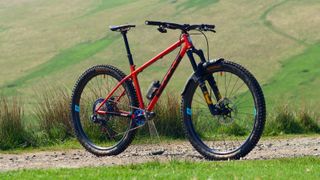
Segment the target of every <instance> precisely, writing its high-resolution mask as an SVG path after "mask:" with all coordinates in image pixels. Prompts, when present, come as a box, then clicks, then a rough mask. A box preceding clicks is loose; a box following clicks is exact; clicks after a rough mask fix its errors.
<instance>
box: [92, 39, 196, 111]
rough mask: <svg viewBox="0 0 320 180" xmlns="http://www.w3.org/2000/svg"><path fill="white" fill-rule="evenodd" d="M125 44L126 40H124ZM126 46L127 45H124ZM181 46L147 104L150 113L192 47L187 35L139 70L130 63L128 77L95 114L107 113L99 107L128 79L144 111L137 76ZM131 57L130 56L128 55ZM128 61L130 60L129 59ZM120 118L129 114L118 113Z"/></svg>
mask: <svg viewBox="0 0 320 180" xmlns="http://www.w3.org/2000/svg"><path fill="white" fill-rule="evenodd" d="M125 42H126V39H125ZM126 43H127V42H126ZM126 45H127V44H126ZM181 45H183V47H182V48H181V50H180V52H179V55H178V56H177V57H176V59H175V60H174V61H173V63H172V64H171V66H170V68H169V70H168V72H167V73H166V74H165V76H164V78H163V80H162V82H161V85H160V87H159V89H158V90H157V91H156V94H155V96H154V97H153V98H152V100H151V101H150V102H149V104H148V107H147V108H146V111H152V110H153V108H154V106H155V105H156V103H157V102H158V99H159V97H160V96H161V94H162V92H163V90H164V89H165V87H166V86H167V84H168V82H169V81H170V79H171V77H172V75H173V73H174V71H175V70H176V68H177V67H178V65H179V63H180V61H181V59H182V58H183V57H184V55H185V54H186V52H187V50H188V49H190V48H191V47H192V46H193V45H192V41H191V39H190V36H189V34H186V33H184V34H182V38H181V39H180V40H179V41H177V42H176V43H174V44H172V45H171V46H170V47H168V48H167V49H165V50H164V51H162V52H161V53H159V54H158V55H156V56H155V57H154V58H152V59H150V60H149V61H147V62H146V63H145V64H143V65H142V66H141V67H139V68H137V69H136V68H135V65H134V64H133V63H132V64H131V65H130V71H131V73H130V74H129V75H127V76H126V77H125V78H123V79H122V80H121V81H120V82H119V83H118V84H117V85H116V87H115V88H114V89H113V90H112V91H111V92H110V93H109V94H108V95H107V97H106V98H105V99H104V101H103V102H102V103H101V104H100V105H99V107H98V108H97V109H96V113H98V114H108V112H106V111H103V110H100V109H101V107H102V106H103V105H104V104H105V103H106V102H107V101H108V99H109V98H110V97H111V96H112V95H113V94H114V92H115V91H116V90H117V89H118V88H119V87H120V86H121V84H122V83H124V82H125V81H127V80H128V79H131V80H132V81H133V84H134V87H135V90H136V93H137V97H138V101H139V108H140V109H145V106H144V101H143V98H142V94H141V89H140V84H139V81H138V74H139V73H140V72H142V71H143V70H144V69H146V68H147V67H149V66H150V65H152V64H153V63H155V62H156V61H158V60H159V59H161V58H162V57H164V56H166V55H167V54H169V53H171V52H172V51H173V50H175V49H176V48H178V47H180V46H181ZM127 51H128V52H129V54H130V50H128V49H127ZM130 55H131V54H130ZM129 61H130V59H129ZM124 94H125V90H124V91H123V92H122V93H121V95H120V96H119V97H118V98H117V99H116V101H119V100H120V98H121V97H122V96H123V95H124ZM112 114H113V113H112ZM120 115H121V116H128V115H130V113H129V112H121V113H120Z"/></svg>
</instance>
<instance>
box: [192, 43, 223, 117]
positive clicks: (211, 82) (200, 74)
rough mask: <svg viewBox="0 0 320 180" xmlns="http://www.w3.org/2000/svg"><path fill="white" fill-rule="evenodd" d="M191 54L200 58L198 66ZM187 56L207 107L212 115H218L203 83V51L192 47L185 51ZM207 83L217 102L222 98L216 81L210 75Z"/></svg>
mask: <svg viewBox="0 0 320 180" xmlns="http://www.w3.org/2000/svg"><path fill="white" fill-rule="evenodd" d="M193 54H196V55H198V56H199V58H200V61H201V62H200V63H198V65H197V64H196V61H195V59H194V56H193ZM187 55H188V57H189V59H190V63H191V65H192V68H193V70H194V72H195V76H196V80H197V81H198V83H199V86H200V89H201V91H202V94H203V97H204V99H205V101H206V103H207V106H208V108H209V110H210V112H211V114H212V115H218V114H219V110H218V109H217V107H216V106H215V104H213V103H212V98H211V96H210V94H209V92H208V88H207V86H206V83H205V81H204V76H205V69H204V68H203V64H204V63H205V62H206V60H205V57H204V54H203V51H202V50H197V49H195V48H194V47H192V48H191V49H189V50H188V51H187ZM207 81H208V83H209V85H210V87H211V89H212V90H213V93H214V96H215V98H216V100H217V102H218V101H219V100H220V99H221V98H222V97H221V94H220V91H219V89H218V87H217V84H216V81H215V79H214V77H213V76H212V75H211V74H210V75H209V76H207Z"/></svg>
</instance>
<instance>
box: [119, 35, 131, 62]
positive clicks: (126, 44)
mask: <svg viewBox="0 0 320 180" xmlns="http://www.w3.org/2000/svg"><path fill="white" fill-rule="evenodd" d="M121 34H122V36H123V40H124V44H125V46H126V50H127V56H128V60H129V64H130V66H133V65H134V64H133V58H132V55H131V51H130V47H129V43H128V38H127V31H122V32H121Z"/></svg>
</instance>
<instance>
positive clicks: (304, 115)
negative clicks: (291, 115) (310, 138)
mask: <svg viewBox="0 0 320 180" xmlns="http://www.w3.org/2000/svg"><path fill="white" fill-rule="evenodd" d="M298 121H299V124H300V125H301V126H302V128H303V131H304V132H305V133H320V125H319V124H318V123H317V121H316V117H315V115H314V113H312V112H311V111H310V110H308V109H306V108H303V109H301V110H300V112H299V114H298Z"/></svg>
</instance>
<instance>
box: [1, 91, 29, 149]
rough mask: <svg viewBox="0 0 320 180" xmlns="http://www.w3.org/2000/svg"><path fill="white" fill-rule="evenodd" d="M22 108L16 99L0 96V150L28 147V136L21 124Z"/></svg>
mask: <svg viewBox="0 0 320 180" xmlns="http://www.w3.org/2000/svg"><path fill="white" fill-rule="evenodd" d="M22 118H23V106H22V103H21V101H20V100H19V99H18V98H16V97H12V98H7V97H2V96H0V149H1V150H6V149H11V148H17V147H24V146H26V145H28V138H29V135H28V133H27V132H26V130H25V128H24V125H23V122H22Z"/></svg>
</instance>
